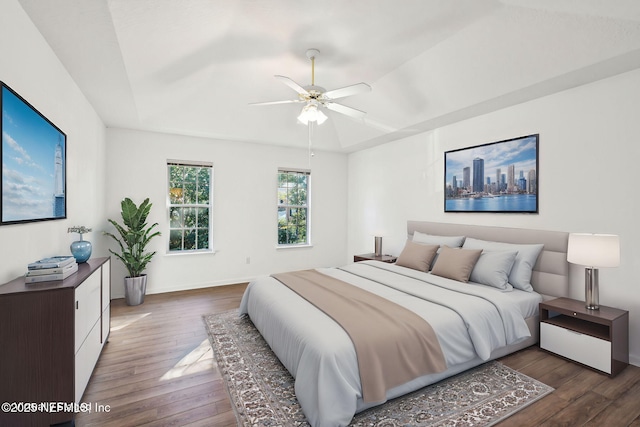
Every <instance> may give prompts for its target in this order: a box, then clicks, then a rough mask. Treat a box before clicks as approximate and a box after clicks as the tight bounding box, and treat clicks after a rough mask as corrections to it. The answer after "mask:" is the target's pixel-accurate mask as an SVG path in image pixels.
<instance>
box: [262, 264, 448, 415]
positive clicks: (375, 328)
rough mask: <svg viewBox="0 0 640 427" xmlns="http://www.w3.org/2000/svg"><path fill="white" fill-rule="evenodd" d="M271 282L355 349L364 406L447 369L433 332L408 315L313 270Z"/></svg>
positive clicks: (413, 314)
mask: <svg viewBox="0 0 640 427" xmlns="http://www.w3.org/2000/svg"><path fill="white" fill-rule="evenodd" d="M273 277H274V278H275V279H277V280H278V281H280V282H281V283H283V284H284V285H286V286H287V287H289V288H290V289H291V290H293V291H294V292H296V293H297V294H298V295H300V296H301V297H303V298H304V299H306V300H307V301H309V302H310V303H312V304H313V305H315V306H316V307H317V308H318V309H320V310H322V311H323V312H324V313H325V314H327V315H328V316H330V317H331V318H332V319H333V320H335V321H336V322H337V323H338V324H339V325H340V326H341V327H342V328H343V329H344V330H345V331H346V332H347V334H348V335H349V337H350V338H351V340H352V341H353V344H354V347H355V349H356V356H357V358H358V368H359V370H360V382H361V384H362V399H363V401H364V402H367V403H369V402H380V401H383V400H385V398H386V392H387V390H389V389H391V388H393V387H396V386H399V385H401V384H404V383H406V382H408V381H410V380H412V379H414V378H417V377H419V376H422V375H426V374H431V373H436V372H441V371H444V370H445V369H446V368H447V366H446V363H445V360H444V355H443V354H442V349H441V348H440V344H439V343H438V338H437V337H436V334H435V332H434V331H433V328H431V325H429V323H427V322H426V321H425V320H424V319H423V318H421V317H420V316H418V315H417V314H415V313H414V312H412V311H410V310H408V309H406V308H404V307H402V306H400V305H398V304H396V303H394V302H391V301H389V300H387V299H385V298H382V297H380V296H378V295H375V294H373V293H371V292H368V291H365V290H364V289H361V288H359V287H357V286H354V285H351V284H349V283H346V282H343V281H342V280H339V279H336V278H333V277H331V276H327V275H325V274H322V273H320V272H318V271H316V270H303V271H294V272H290V273H281V274H274V275H273Z"/></svg>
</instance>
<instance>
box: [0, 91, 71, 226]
mask: <svg viewBox="0 0 640 427" xmlns="http://www.w3.org/2000/svg"><path fill="white" fill-rule="evenodd" d="M0 87H1V93H0V107H1V109H2V121H0V130H1V131H2V146H1V148H0V157H1V158H2V187H1V188H0V195H1V196H2V197H0V225H7V224H19V223H25V222H31V221H46V220H54V219H63V218H66V217H67V203H66V153H67V147H66V144H67V136H66V135H65V133H64V132H62V131H61V130H60V129H59V128H58V127H57V126H56V125H54V124H53V123H51V121H49V120H48V119H47V118H46V117H45V116H43V115H42V114H41V113H40V112H39V111H38V110H36V109H35V107H33V106H32V105H31V104H29V103H28V102H27V101H26V100H25V99H24V98H22V97H21V96H20V95H18V94H17V93H16V92H15V91H13V90H12V89H11V88H10V87H9V86H7V85H6V84H5V83H3V82H0Z"/></svg>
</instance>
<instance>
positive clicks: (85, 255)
mask: <svg viewBox="0 0 640 427" xmlns="http://www.w3.org/2000/svg"><path fill="white" fill-rule="evenodd" d="M71 253H72V254H73V257H74V258H75V259H76V262H78V263H80V262H87V260H88V259H89V257H90V256H91V242H89V241H87V240H82V234H80V240H78V241H76V242H73V243H71Z"/></svg>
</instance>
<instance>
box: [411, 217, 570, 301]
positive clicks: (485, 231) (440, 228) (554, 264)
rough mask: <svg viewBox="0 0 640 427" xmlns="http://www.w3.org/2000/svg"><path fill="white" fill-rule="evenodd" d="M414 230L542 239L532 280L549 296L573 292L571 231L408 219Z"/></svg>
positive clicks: (493, 238)
mask: <svg viewBox="0 0 640 427" xmlns="http://www.w3.org/2000/svg"><path fill="white" fill-rule="evenodd" d="M414 231H420V232H421V233H427V234H434V235H439V236H467V237H473V238H475V239H482V240H491V241H494V242H505V243H520V244H522V243H542V244H544V248H543V249H542V252H541V253H540V256H539V257H538V262H537V263H536V265H535V267H534V268H533V274H532V276H531V284H532V285H533V288H534V289H535V290H536V292H538V293H540V294H542V295H543V296H544V297H545V298H550V297H567V296H569V263H568V262H567V243H568V241H569V233H565V232H561V231H544V230H528V229H521V228H506V227H490V226H484V225H469V224H449V223H442V222H428V221H407V234H408V236H409V238H411V237H413V232H414Z"/></svg>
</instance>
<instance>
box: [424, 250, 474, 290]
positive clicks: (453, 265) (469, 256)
mask: <svg viewBox="0 0 640 427" xmlns="http://www.w3.org/2000/svg"><path fill="white" fill-rule="evenodd" d="M481 253H482V249H460V248H455V249H454V248H450V247H448V246H443V247H442V249H440V254H439V255H438V260H437V261H436V263H435V265H434V266H433V269H432V270H431V273H432V274H435V275H436V276H442V277H446V278H448V279H453V280H457V281H458V282H465V283H466V282H468V281H469V276H470V275H471V271H473V267H474V266H475V265H476V262H478V258H480V254H481Z"/></svg>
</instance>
